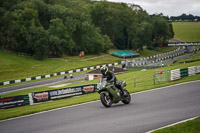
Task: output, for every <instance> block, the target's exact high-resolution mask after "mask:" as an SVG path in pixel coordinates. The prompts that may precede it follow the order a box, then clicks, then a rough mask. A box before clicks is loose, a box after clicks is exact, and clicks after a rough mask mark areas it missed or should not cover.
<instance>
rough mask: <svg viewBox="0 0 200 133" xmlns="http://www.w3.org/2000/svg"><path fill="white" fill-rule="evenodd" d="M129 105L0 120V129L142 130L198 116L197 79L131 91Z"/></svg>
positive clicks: (55, 132)
mask: <svg viewBox="0 0 200 133" xmlns="http://www.w3.org/2000/svg"><path fill="white" fill-rule="evenodd" d="M131 97H132V101H131V103H130V104H128V105H124V104H123V103H118V104H115V105H114V104H113V106H112V107H111V108H105V107H104V106H103V105H102V104H101V102H100V101H99V100H98V101H93V102H89V103H84V104H79V105H74V106H69V107H64V108H59V109H54V110H50V111H45V112H41V113H36V114H32V115H27V116H22V117H18V118H12V119H8V120H3V121H0V131H1V132H2V133H63V132H64V133H145V132H148V131H150V130H153V129H157V128H160V127H163V126H166V125H170V124H173V123H176V122H179V121H182V120H185V119H189V118H193V117H197V116H200V102H199V101H200V80H198V81H192V82H187V83H181V84H177V85H171V86H168V87H162V88H157V89H153V90H149V91H143V92H138V93H133V94H132V95H131Z"/></svg>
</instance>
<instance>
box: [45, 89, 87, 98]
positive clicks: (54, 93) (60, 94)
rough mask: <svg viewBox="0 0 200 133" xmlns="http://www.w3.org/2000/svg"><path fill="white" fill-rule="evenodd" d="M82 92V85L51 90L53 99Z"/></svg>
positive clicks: (50, 93)
mask: <svg viewBox="0 0 200 133" xmlns="http://www.w3.org/2000/svg"><path fill="white" fill-rule="evenodd" d="M82 94H83V93H82V87H81V86H78V87H72V88H63V89H59V90H53V91H49V96H50V99H51V100H56V99H63V98H68V97H72V96H78V95H82Z"/></svg>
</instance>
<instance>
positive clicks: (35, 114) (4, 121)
mask: <svg viewBox="0 0 200 133" xmlns="http://www.w3.org/2000/svg"><path fill="white" fill-rule="evenodd" d="M199 81H200V80H195V81H189V82H184V83H179V84H175V85H170V86H165V87H161V88H155V89H151V90H146V91H141V92H136V93H132V94H131V95H136V94H140V93H146V92H151V91H157V90H162V89H165V88H169V87H174V86H178V85H182V84H188V83H193V82H199ZM98 101H100V100H96V101H91V102H86V103H81V104H76V105H71V106H66V107H61V108H57V109H51V110H47V111H42V112H38V113H34V114H29V115H24V116H20V117H15V118H10V119H6V120H1V121H0V123H1V122H5V121H10V120H15V119H20V118H25V117H29V116H34V115H38V114H43V113H47V112H52V111H56V110H60V109H66V108H71V107H76V106H80V105H85V104H90V103H95V102H98Z"/></svg>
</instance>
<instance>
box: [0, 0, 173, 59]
mask: <svg viewBox="0 0 200 133" xmlns="http://www.w3.org/2000/svg"><path fill="white" fill-rule="evenodd" d="M0 36H1V39H0V47H1V49H5V50H9V51H15V52H21V53H28V54H30V55H32V56H34V57H35V58H37V59H42V58H45V57H48V56H53V57H60V56H62V55H78V53H79V52H80V51H85V53H86V54H96V53H101V52H106V51H107V50H109V49H111V48H114V47H116V48H118V49H142V48H143V46H151V45H152V44H154V43H163V42H166V41H167V40H168V39H169V38H171V37H173V29H172V25H171V23H170V22H169V21H168V20H167V19H166V18H165V17H163V16H162V15H153V16H149V15H148V14H147V13H146V11H144V10H143V9H142V8H141V7H140V6H138V5H134V4H131V5H130V4H125V3H113V2H107V1H99V2H94V1H92V0H1V1H0Z"/></svg>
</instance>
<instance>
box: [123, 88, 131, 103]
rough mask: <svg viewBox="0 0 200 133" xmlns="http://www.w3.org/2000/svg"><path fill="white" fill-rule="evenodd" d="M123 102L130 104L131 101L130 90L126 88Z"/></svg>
mask: <svg viewBox="0 0 200 133" xmlns="http://www.w3.org/2000/svg"><path fill="white" fill-rule="evenodd" d="M122 102H123V103H124V104H129V103H130V102H131V95H130V94H129V92H128V91H127V90H125V89H124V96H123V99H122Z"/></svg>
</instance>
